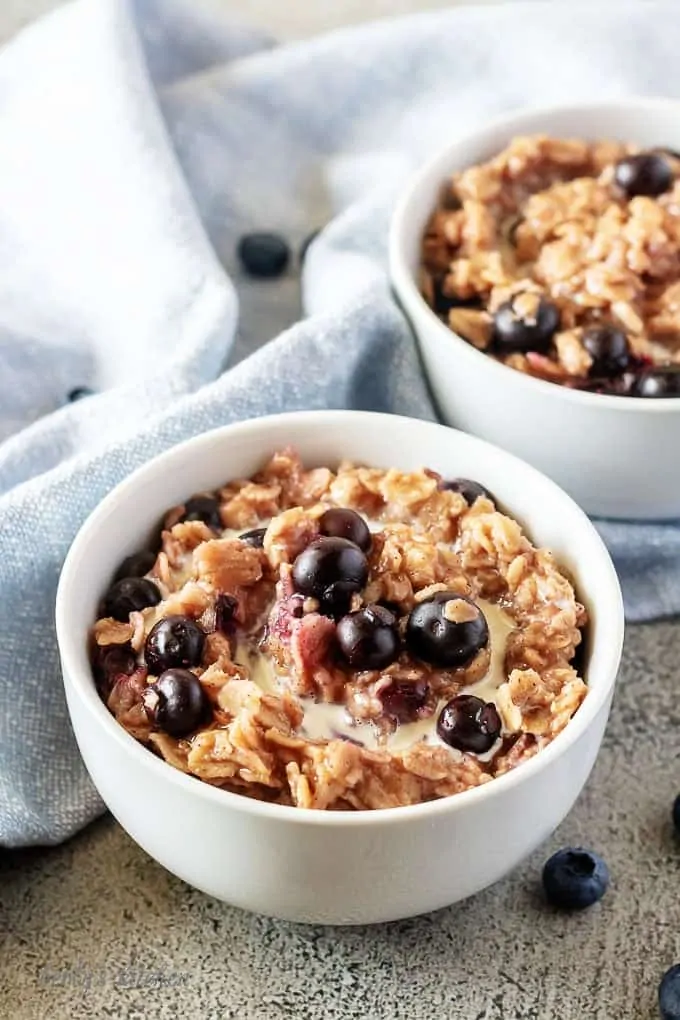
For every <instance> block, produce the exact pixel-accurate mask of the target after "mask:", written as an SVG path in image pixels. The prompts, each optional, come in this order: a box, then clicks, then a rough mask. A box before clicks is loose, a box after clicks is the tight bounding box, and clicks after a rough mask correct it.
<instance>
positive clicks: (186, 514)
mask: <svg viewBox="0 0 680 1020" xmlns="http://www.w3.org/2000/svg"><path fill="white" fill-rule="evenodd" d="M585 622H586V614H585V611H584V608H583V606H581V605H580V604H579V602H578V601H577V599H576V596H575V593H574V589H573V587H572V585H571V583H570V582H569V580H568V579H567V577H566V576H565V575H564V574H563V573H562V572H561V571H560V569H559V567H558V566H557V565H556V564H555V562H554V560H553V557H552V555H551V554H550V552H548V551H547V550H544V549H536V548H534V547H533V546H532V544H531V542H530V541H529V539H528V538H527V537H526V536H525V535H524V534H523V533H522V530H521V528H520V526H519V525H518V524H517V522H516V521H514V520H513V519H512V518H511V517H508V516H506V515H505V514H503V513H501V512H500V511H499V510H498V509H496V506H495V503H494V500H493V497H492V496H491V494H490V493H489V492H488V491H487V490H486V489H485V488H484V487H483V486H481V485H480V484H479V483H477V482H475V481H472V480H469V479H463V478H457V479H452V480H445V479H443V478H441V477H440V476H439V475H437V474H436V473H435V472H433V471H430V470H427V469H424V470H420V471H415V472H411V473H405V472H401V471H397V470H394V469H390V470H382V469H376V468H370V467H361V466H356V465H353V464H349V463H344V464H341V465H340V467H339V468H338V470H337V471H331V470H330V469H329V468H326V467H320V468H315V469H312V470H305V469H304V468H303V466H302V464H301V463H300V460H299V458H298V457H297V455H296V454H295V453H294V451H291V450H284V451H282V452H279V453H276V454H275V455H274V456H273V457H272V458H271V460H270V461H269V462H268V463H267V464H266V465H265V466H264V468H263V469H262V470H261V471H260V472H259V473H258V474H256V475H255V476H254V477H253V478H252V479H239V480H236V481H232V482H228V483H227V484H226V485H225V486H224V487H223V488H221V489H220V490H218V491H217V492H211V493H199V494H197V495H194V496H192V497H191V499H189V500H187V502H186V503H185V504H184V505H182V506H177V507H174V508H172V509H171V510H170V511H169V512H168V513H167V515H166V517H165V520H164V523H163V530H162V533H161V537H160V544H159V548H158V549H155V550H153V551H150V552H147V551H144V552H140V553H138V554H135V555H134V556H131V557H128V559H126V560H125V561H124V562H123V563H122V564H121V567H120V569H119V570H118V572H117V574H116V575H115V577H114V579H113V580H112V584H111V587H110V588H109V590H108V591H107V592H106V594H105V595H104V597H103V599H102V603H101V608H100V614H99V619H97V621H96V623H95V625H94V627H93V631H92V661H93V668H94V673H95V678H96V682H97V685H98V689H99V692H100V694H101V697H102V699H103V700H104V701H105V703H106V705H107V706H108V708H109V710H110V711H111V713H112V714H113V715H114V716H115V718H116V719H117V720H118V722H119V723H120V724H121V725H122V726H124V727H125V729H126V730H127V731H128V732H129V733H130V734H131V735H132V736H133V737H135V738H136V739H137V740H139V741H141V742H142V743H143V744H145V745H146V746H147V747H148V748H150V749H151V750H152V751H153V752H155V753H156V754H157V755H159V756H160V757H162V758H163V759H164V760H165V761H166V762H168V763H169V764H170V765H172V766H174V767H175V768H177V769H180V770H181V771H182V772H185V773H187V774H189V775H191V776H195V777H197V778H198V779H201V780H203V781H204V782H207V783H210V784H212V785H214V786H218V787H223V788H225V789H227V790H231V791H234V792H238V793H242V794H245V795H247V796H250V797H256V798H258V799H262V800H267V801H270V802H274V803H279V804H288V805H295V806H298V807H304V808H327V809H334V810H356V809H371V808H386V807H396V806H399V805H406V804H415V803H419V802H422V801H427V800H432V799H435V798H439V797H446V796H449V795H451V794H455V793H459V792H461V791H463V790H468V789H470V788H472V787H476V786H479V785H481V784H483V783H487V782H490V781H491V780H492V779H493V778H494V777H495V776H499V775H501V774H503V773H504V772H507V771H508V770H509V769H512V768H514V767H516V766H517V765H520V764H521V763H522V762H524V761H526V760H527V759H528V758H531V757H532V756H533V755H535V754H536V753H537V752H538V751H540V750H541V749H542V748H544V747H545V746H546V745H547V744H548V743H549V742H550V741H551V740H552V739H553V738H554V737H555V736H556V735H557V734H558V733H559V732H561V730H562V729H563V728H564V727H565V726H566V725H567V724H568V722H569V720H570V719H571V718H572V716H573V715H574V713H575V712H576V711H577V710H578V708H579V706H580V704H581V702H582V701H583V699H584V697H585V696H586V691H587V688H586V685H585V683H584V681H583V680H582V679H581V677H580V676H579V675H578V672H577V670H576V669H575V668H574V664H573V660H574V656H575V653H576V649H577V647H578V645H579V644H580V642H581V637H582V633H581V632H582V629H583V627H584V625H585Z"/></svg>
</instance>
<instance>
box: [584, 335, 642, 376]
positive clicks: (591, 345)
mask: <svg viewBox="0 0 680 1020" xmlns="http://www.w3.org/2000/svg"><path fill="white" fill-rule="evenodd" d="M583 346H584V347H585V349H586V351H587V352H588V354H589V355H590V356H591V358H592V359H593V363H592V365H591V366H590V371H589V373H588V374H589V375H590V376H614V375H620V374H621V373H622V372H625V371H626V369H627V368H628V365H629V364H630V347H629V345H628V338H627V337H626V334H625V333H623V332H622V331H621V330H620V329H616V328H615V327H614V326H592V327H591V328H590V329H587V330H586V331H585V332H584V334H583Z"/></svg>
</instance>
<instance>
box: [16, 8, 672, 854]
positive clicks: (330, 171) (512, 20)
mask: <svg viewBox="0 0 680 1020" xmlns="http://www.w3.org/2000/svg"><path fill="white" fill-rule="evenodd" d="M674 14H675V5H674V3H667V4H654V3H644V4H635V5H630V4H627V3H619V4H616V5H605V6H601V7H598V6H593V5H592V4H585V5H583V6H582V7H580V8H578V7H575V6H574V5H572V4H569V5H564V6H562V5H550V6H545V5H535V4H532V3H530V4H525V5H522V4H520V5H511V6H507V7H500V8H492V9H489V8H481V9H478V8H471V9H465V8H460V9H455V10H453V11H450V12H440V13H433V14H424V15H421V16H416V17H413V18H410V19H407V20H401V21H394V22H386V23H384V24H375V25H369V26H366V27H362V28H358V29H354V30H349V31H343V32H338V33H335V34H333V35H330V36H328V37H326V38H322V39H319V40H317V41H313V42H310V43H304V44H299V45H295V46H289V47H285V48H278V49H277V48H272V47H271V44H270V42H269V41H268V40H267V39H265V38H264V37H263V36H261V35H259V34H257V33H254V32H250V31H247V30H245V29H243V28H235V27H233V26H227V25H223V24H221V23H220V22H218V21H215V20H214V19H211V18H209V17H208V16H207V15H202V16H201V15H199V12H198V11H197V10H196V9H195V5H194V4H193V3H191V2H190V0H186V5H185V6H182V5H181V4H180V3H179V2H177V3H175V2H170V0H165V2H163V0H127V2H123V0H76V2H75V3H73V4H70V5H68V6H66V7H64V8H63V9H61V10H60V11H58V12H57V13H56V14H54V15H52V16H50V17H48V18H46V19H45V20H44V21H42V22H41V23H39V24H38V25H36V26H34V27H32V28H30V29H28V30H27V31H25V32H24V33H23V35H22V36H21V37H19V38H18V39H16V40H15V41H14V42H13V43H12V44H11V45H10V46H9V47H7V48H6V49H5V51H4V52H3V53H2V55H1V56H0V536H1V539H0V541H1V547H0V846H5V847H9V846H18V845H27V844H35V843H53V842H58V841H60V840H63V839H65V838H67V837H68V836H69V835H71V834H72V833H73V832H75V831H76V830H77V829H78V828H80V827H81V826H83V825H84V824H85V823H87V822H88V821H89V820H90V819H92V818H93V817H94V816H95V815H96V814H98V813H99V812H100V811H101V810H102V805H101V802H100V801H99V799H98V797H97V795H96V793H95V791H94V790H93V788H92V786H91V784H90V782H89V779H88V777H87V775H86V773H85V770H84V768H83V766H82V763H81V761H80V759H79V756H78V753H77V750H76V748H75V744H74V741H73V738H72V735H71V732H70V728H69V723H68V719H67V713H66V708H65V703H64V699H63V695H62V689H61V680H60V676H59V666H58V659H57V649H56V643H55V634H54V625H53V603H54V596H55V590H56V585H57V579H58V575H59V569H60V566H61V563H62V561H63V558H64V555H65V553H66V551H67V549H68V546H69V544H70V542H71V540H72V539H73V537H74V535H75V533H76V531H77V529H78V527H79V525H80V523H81V522H82V520H83V519H84V518H85V516H86V515H87V514H88V513H89V511H90V510H92V508H93V507H95V506H96V505H97V503H98V502H99V500H100V499H101V497H102V496H103V495H104V494H105V493H106V492H107V491H108V490H109V489H110V488H111V487H112V486H113V485H115V484H116V483H117V482H118V481H120V479H121V478H123V477H124V476H125V475H126V474H127V473H128V472H129V471H130V470H131V469H132V468H134V467H136V466H137V465H139V464H141V463H142V462H143V461H144V460H146V459H147V458H149V457H151V456H152V455H154V454H156V453H158V452H159V451H161V450H163V449H165V448H167V447H168V446H170V445H171V444H173V443H175V442H177V441H178V440H181V439H185V438H187V437H188V436H191V435H194V434H196V433H198V432H200V431H202V430H205V429H208V428H211V427H213V426H216V425H221V424H224V423H226V422H230V421H235V420H237V419H240V418H245V417H248V416H253V415H259V414H264V413H268V412H275V411H282V410H292V409H296V408H323V407H354V408H370V409H375V410H383V411H395V412H399V413H402V414H411V415H418V416H421V417H432V416H433V411H432V407H431V404H430V401H429V397H428V393H427V390H426V386H425V384H424V382H423V380H422V378H421V376H420V371H419V365H418V360H417V357H416V353H415V348H414V344H413V340H412V337H411V335H410V332H409V330H408V328H407V326H406V323H405V321H404V319H403V318H402V316H401V314H400V312H399V311H398V309H397V308H396V306H395V305H394V304H393V302H392V300H391V298H390V293H389V288H388V283H387V279H386V274H385V241H386V232H387V225H388V220H389V214H390V210H391V207H392V204H393V201H394V196H395V194H396V193H397V191H398V189H399V187H400V185H401V184H402V182H403V181H404V179H405V177H406V176H407V174H408V173H409V172H410V171H411V170H412V169H413V167H415V166H416V165H417V164H418V163H419V162H420V161H421V160H422V159H423V158H424V157H425V156H427V155H428V154H429V153H430V152H431V151H433V150H434V149H436V148H438V147H439V146H441V145H443V144H445V143H446V142H447V141H448V140H449V139H451V138H452V137H453V136H454V135H456V134H457V133H458V132H462V131H464V130H466V129H468V128H470V127H471V126H473V125H475V124H476V123H478V122H479V120H480V119H482V118H484V117H487V116H490V115H492V114H497V113H499V112H501V111H502V110H504V109H509V108H512V107H517V106H519V105H522V104H535V103H537V102H539V101H540V102H541V103H546V102H550V101H559V100H565V99H568V98H570V99H575V98H584V97H588V98H591V97H595V96H599V97H612V96H618V95H621V94H626V93H638V94H649V95H654V94H665V95H678V94H680V64H679V63H678V60H677V54H678V53H679V52H680V21H678V19H677V17H674ZM319 226H324V230H323V232H322V233H321V235H320V236H319V237H318V239H317V240H316V241H315V242H314V244H313V245H312V247H311V248H310V250H309V254H308V257H307V260H306V261H305V268H304V273H303V274H302V280H300V276H299V272H298V269H297V268H296V267H295V266H293V267H292V268H291V269H290V270H289V272H288V273H287V274H286V275H285V276H284V277H283V278H281V279H279V280H277V281H272V282H254V281H248V280H245V279H243V278H242V277H241V276H240V275H239V271H238V268H237V264H236V259H235V245H236V241H237V239H238V237H239V235H240V234H241V233H242V232H244V231H249V230H253V229H268V230H276V231H279V232H281V233H282V234H283V235H285V236H286V237H287V238H288V239H289V240H290V241H291V243H292V244H293V246H295V247H297V246H298V245H299V243H300V242H301V241H302V239H303V238H304V237H305V236H306V235H307V234H308V233H309V232H310V231H311V230H312V229H314V228H316V227H319ZM80 386H88V387H91V388H92V389H93V390H95V391H96V395H95V396H92V397H89V398H87V399H84V400H81V401H79V402H77V403H72V404H69V403H67V400H66V397H67V393H68V392H69V391H70V390H72V389H74V388H76V387H80ZM600 526H601V530H602V533H603V535H604V536H605V539H606V540H607V542H608V544H609V547H610V549H611V550H612V553H613V554H614V557H615V559H616V562H617V566H618V568H619V570H620V572H621V576H622V579H623V583H624V587H625V595H626V605H627V611H628V617H629V619H631V620H633V619H635V620H641V619H649V618H652V617H655V616H659V615H662V614H667V613H674V612H677V610H678V608H679V607H680V581H679V579H678V565H679V563H680V529H679V528H677V527H676V526H675V525H672V524H667V525H662V526H661V525H660V526H650V525H647V526H641V525H634V524H631V525H626V524H609V523H604V524H601V525H600Z"/></svg>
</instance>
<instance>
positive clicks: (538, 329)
mask: <svg viewBox="0 0 680 1020" xmlns="http://www.w3.org/2000/svg"><path fill="white" fill-rule="evenodd" d="M559 325H560V312H559V309H558V308H557V306H556V305H554V304H553V303H552V302H551V301H548V300H546V298H544V297H540V296H539V295H538V294H516V295H515V297H513V298H512V299H511V300H510V301H506V302H505V303H504V304H502V305H501V306H500V307H499V308H498V310H497V311H496V314H495V315H494V324H493V345H494V348H495V350H496V352H497V353H498V354H511V353H514V352H526V351H539V352H542V353H545V352H547V351H548V350H549V348H550V343H551V341H552V338H553V336H554V335H555V332H556V331H557V329H558V328H559Z"/></svg>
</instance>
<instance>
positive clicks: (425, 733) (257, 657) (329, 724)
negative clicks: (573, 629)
mask: <svg viewBox="0 0 680 1020" xmlns="http://www.w3.org/2000/svg"><path fill="white" fill-rule="evenodd" d="M477 605H478V606H479V607H480V609H481V610H482V612H483V613H484V616H485V617H486V621H487V623H488V625H489V633H490V640H491V656H490V661H489V668H488V670H487V672H486V674H485V675H484V676H483V677H482V679H481V680H479V681H477V682H476V683H474V684H470V685H469V686H467V687H464V688H463V689H462V691H461V693H462V694H474V695H475V697H477V698H481V699H482V700H483V701H492V702H494V703H495V699H496V693H497V691H498V688H499V687H500V686H501V684H503V683H504V682H505V681H506V680H507V676H506V672H505V650H506V646H507V640H508V635H509V634H510V632H511V631H512V630H514V628H515V626H516V625H515V622H514V620H513V619H512V618H511V617H510V616H509V615H508V614H507V613H506V612H504V610H502V609H500V608H499V607H498V606H496V605H493V604H492V603H490V602H487V601H486V600H485V599H478V600H477ZM235 661H236V662H237V664H238V665H240V666H244V667H245V668H246V669H247V670H248V673H249V676H250V678H251V680H253V681H254V683H256V684H257V685H258V687H260V688H261V689H262V690H263V691H265V692H266V693H272V694H276V693H278V692H279V691H280V690H281V687H280V682H279V678H278V677H277V674H276V672H275V670H274V667H273V664H272V662H271V660H270V659H269V658H268V657H267V656H265V655H263V654H262V653H261V652H260V651H259V650H258V649H256V648H253V647H252V646H250V645H248V644H247V643H246V642H239V645H238V648H237V651H236V657H235ZM300 703H301V705H302V708H303V710H304V718H303V720H302V724H301V726H300V730H299V733H300V735H301V736H303V737H306V738H307V739H309V740H330V739H333V738H334V737H335V738H337V737H343V738H345V739H347V740H352V741H354V742H356V743H359V744H361V745H362V746H363V747H367V748H371V749H377V748H378V747H383V748H387V749H388V750H390V751H405V750H406V749H407V748H409V747H411V746H413V744H415V743H417V742H418V741H420V740H422V741H424V742H425V743H427V744H432V745H439V746H441V747H447V748H448V749H449V750H450V751H451V752H452V753H454V754H457V753H458V752H455V751H453V750H452V749H451V748H449V747H448V744H445V743H444V742H443V741H442V740H441V739H440V738H439V736H438V735H437V725H436V724H437V716H438V714H439V711H440V709H441V708H442V706H443V702H442V703H441V704H439V705H438V706H437V711H436V712H435V713H434V714H433V715H431V716H429V717H428V718H427V719H419V720H418V721H416V722H412V723H402V724H401V725H400V726H397V728H396V730H395V731H394V733H392V734H390V735H389V736H388V738H387V740H386V742H385V743H384V744H382V745H380V744H379V743H378V739H377V734H376V730H375V728H374V727H373V725H372V724H371V723H370V722H365V723H354V722H353V721H352V719H351V718H350V717H349V716H348V714H347V712H346V710H345V707H344V705H337V704H332V703H325V702H317V701H315V700H314V699H313V698H300ZM496 750H497V747H496V746H494V747H493V748H491V750H490V751H488V752H487V753H486V754H482V755H477V757H478V758H479V759H480V760H481V761H486V760H489V759H490V758H492V757H493V755H494V754H495V753H496Z"/></svg>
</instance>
